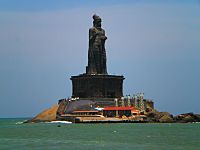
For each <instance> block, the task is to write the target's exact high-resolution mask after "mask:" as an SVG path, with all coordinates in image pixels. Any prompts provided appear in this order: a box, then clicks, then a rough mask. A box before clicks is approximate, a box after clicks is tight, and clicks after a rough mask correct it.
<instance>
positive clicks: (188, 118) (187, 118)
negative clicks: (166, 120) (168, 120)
mask: <svg viewBox="0 0 200 150" xmlns="http://www.w3.org/2000/svg"><path fill="white" fill-rule="evenodd" d="M174 120H175V121H176V122H177V123H188V122H200V115H199V114H194V113H185V114H180V115H177V116H175V117H174Z"/></svg>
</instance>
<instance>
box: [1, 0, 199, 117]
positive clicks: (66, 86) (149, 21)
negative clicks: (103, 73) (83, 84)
mask: <svg viewBox="0 0 200 150" xmlns="http://www.w3.org/2000/svg"><path fill="white" fill-rule="evenodd" d="M94 13H97V14H98V15H100V16H101V18H102V20H103V22H102V27H103V28H104V29H105V30H106V35H107V37H108V40H107V42H106V51H107V59H108V60H107V67H108V72H109V74H117V75H122V74H123V75H124V76H125V78H126V79H125V81H124V95H126V94H131V95H133V94H135V93H137V92H144V93H145V98H149V99H153V100H154V102H155V107H156V108H157V109H158V110H159V111H169V112H171V113H173V114H178V113H185V112H195V113H200V107H199V106H200V100H199V93H200V79H199V77H200V2H199V1H197V0H196V1H195V0H185V1H184V0H166V1H161V0H119V1H116V0H110V1H109V2H107V0H101V1H98V2H97V1H93V0H87V1H86V0H77V1H73V0H71V1H69V0H59V1H58V0H42V1H41V0H0V102H1V103H0V117H27V116H34V115H36V114H37V113H39V112H40V111H42V110H43V109H46V108H48V107H50V106H51V105H53V104H55V103H57V100H59V99H61V98H66V97H70V96H71V81H70V76H72V75H78V74H81V73H84V72H85V66H86V65H87V49H88V29H89V28H90V27H91V26H92V15H93V14H94Z"/></svg>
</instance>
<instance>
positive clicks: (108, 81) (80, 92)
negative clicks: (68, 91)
mask: <svg viewBox="0 0 200 150" xmlns="http://www.w3.org/2000/svg"><path fill="white" fill-rule="evenodd" d="M124 79H125V78H124V77H123V76H116V75H87V74H82V75H79V76H72V77H71V80H72V97H79V98H120V97H122V96H123V80H124Z"/></svg>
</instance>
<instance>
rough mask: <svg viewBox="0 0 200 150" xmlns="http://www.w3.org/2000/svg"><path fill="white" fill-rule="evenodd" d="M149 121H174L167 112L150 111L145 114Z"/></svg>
mask: <svg viewBox="0 0 200 150" xmlns="http://www.w3.org/2000/svg"><path fill="white" fill-rule="evenodd" d="M147 118H148V120H149V121H150V122H161V123H172V122H174V118H173V115H172V114H170V113H168V112H158V111H152V112H149V113H148V114H147Z"/></svg>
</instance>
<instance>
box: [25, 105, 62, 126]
mask: <svg viewBox="0 0 200 150" xmlns="http://www.w3.org/2000/svg"><path fill="white" fill-rule="evenodd" d="M57 109H58V105H57V104H56V105H53V106H52V107H51V108H49V109H46V110H44V111H43V112H41V113H39V114H38V115H37V116H35V117H34V118H32V119H30V120H28V121H26V122H25V123H30V122H46V121H54V120H56V112H57Z"/></svg>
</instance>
